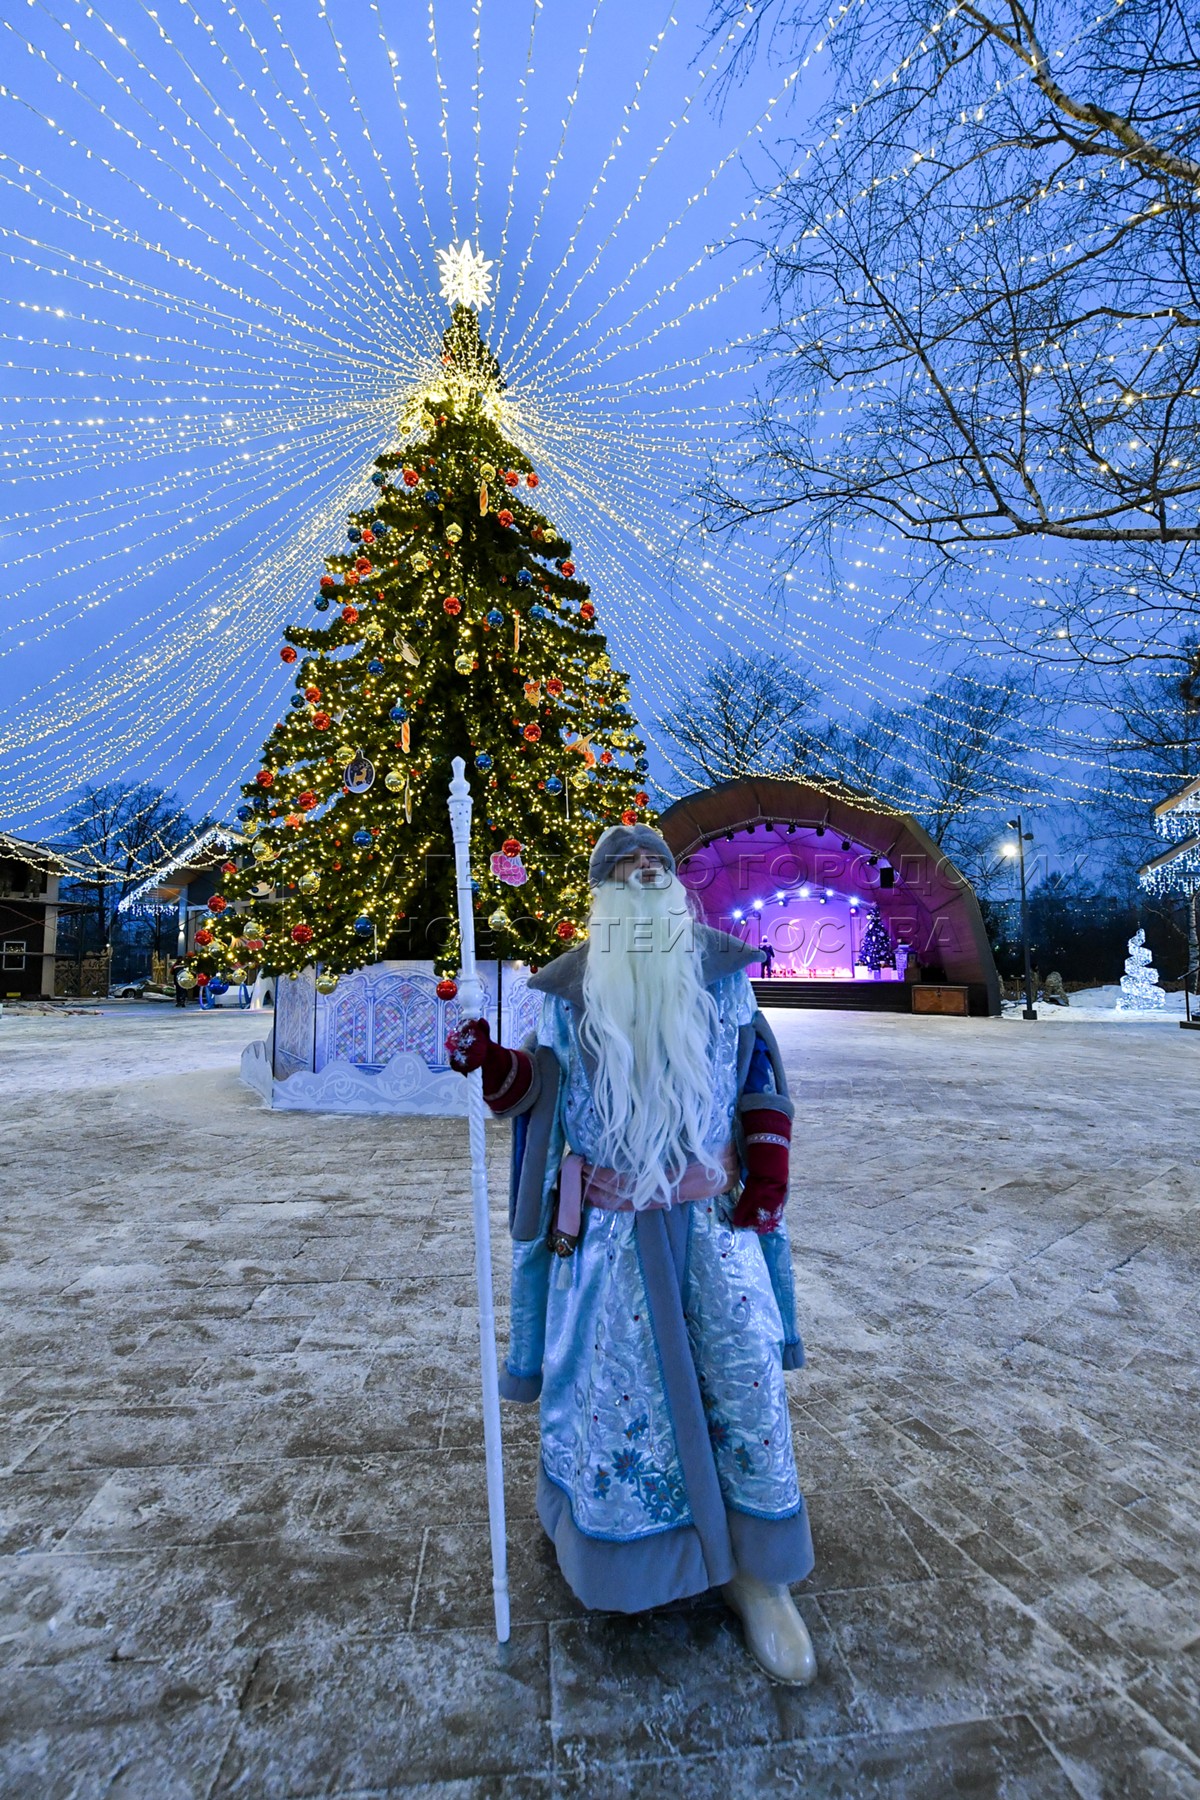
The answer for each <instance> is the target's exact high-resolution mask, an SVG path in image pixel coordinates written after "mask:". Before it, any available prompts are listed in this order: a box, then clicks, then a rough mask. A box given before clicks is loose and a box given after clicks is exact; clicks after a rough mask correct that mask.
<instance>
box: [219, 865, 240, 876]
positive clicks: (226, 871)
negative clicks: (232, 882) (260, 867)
mask: <svg viewBox="0 0 1200 1800" xmlns="http://www.w3.org/2000/svg"><path fill="white" fill-rule="evenodd" d="M221 873H222V875H236V874H237V864H236V863H235V862H223V863H222V864H221Z"/></svg>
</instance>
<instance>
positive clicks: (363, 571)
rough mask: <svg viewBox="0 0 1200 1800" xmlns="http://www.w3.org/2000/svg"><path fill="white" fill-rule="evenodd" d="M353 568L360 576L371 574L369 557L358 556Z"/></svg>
mask: <svg viewBox="0 0 1200 1800" xmlns="http://www.w3.org/2000/svg"><path fill="white" fill-rule="evenodd" d="M354 567H355V568H356V569H357V570H358V572H359V574H360V575H369V574H370V573H371V559H370V557H369V556H360V557H359V559H358V561H357V562H356V563H355V565H354Z"/></svg>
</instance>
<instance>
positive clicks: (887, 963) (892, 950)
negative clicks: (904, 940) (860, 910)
mask: <svg viewBox="0 0 1200 1800" xmlns="http://www.w3.org/2000/svg"><path fill="white" fill-rule="evenodd" d="M858 955H859V961H860V962H862V963H863V964H864V965H865V966H866V967H867V968H868V969H870V971H871V973H872V975H878V973H879V971H880V969H894V968H895V966H896V947H895V945H894V944H893V943H892V935H891V932H890V931H889V930H888V928H887V926H886V925H885V924H884V922H883V915H882V913H881V912H880V910H879V908H878V907H877V906H874V907H872V909H871V917H870V918H869V919H868V920H867V929H866V930H865V931H864V932H863V940H862V943H861V944H860V946H859V951H858Z"/></svg>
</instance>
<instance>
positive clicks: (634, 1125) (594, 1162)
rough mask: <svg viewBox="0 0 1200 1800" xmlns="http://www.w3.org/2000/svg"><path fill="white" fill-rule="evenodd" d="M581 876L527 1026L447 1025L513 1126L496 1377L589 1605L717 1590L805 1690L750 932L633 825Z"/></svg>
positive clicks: (791, 1307) (781, 1114)
mask: <svg viewBox="0 0 1200 1800" xmlns="http://www.w3.org/2000/svg"><path fill="white" fill-rule="evenodd" d="M589 879H590V882H591V886H592V896H593V897H592V907H591V916H590V919H589V922H588V936H587V941H586V942H585V943H584V944H583V945H581V946H580V947H578V948H576V949H573V950H570V951H567V952H566V953H565V954H563V955H562V956H559V957H557V958H555V960H554V961H553V962H551V963H550V964H549V965H547V966H546V967H545V968H543V969H541V970H540V971H539V972H538V973H537V974H536V975H535V976H534V977H533V978H532V981H531V984H530V985H531V986H532V987H533V988H535V989H537V990H538V991H540V992H541V993H542V994H544V996H545V999H544V1002H543V1007H542V1015H541V1024H540V1027H539V1030H538V1033H537V1036H536V1039H534V1038H532V1037H531V1038H530V1039H529V1040H528V1042H527V1044H526V1046H525V1047H524V1048H522V1049H520V1050H515V1049H509V1048H506V1047H504V1046H501V1045H499V1044H495V1043H493V1042H492V1040H491V1036H490V1033H489V1029H488V1025H487V1022H486V1020H472V1021H468V1022H467V1023H466V1024H465V1025H464V1026H463V1027H462V1029H461V1030H460V1031H459V1032H458V1033H456V1034H454V1035H453V1036H452V1037H451V1039H450V1040H449V1044H448V1048H449V1049H450V1052H451V1061H452V1063H453V1065H454V1067H455V1068H457V1069H459V1070H460V1071H462V1072H463V1073H466V1072H468V1071H469V1070H471V1069H475V1068H481V1069H482V1071H483V1088H484V1097H485V1099H486V1100H487V1101H488V1104H489V1105H490V1107H491V1108H492V1110H493V1112H495V1113H497V1114H499V1115H501V1116H504V1117H508V1118H511V1119H513V1120H514V1122H515V1123H514V1130H515V1145H514V1151H515V1154H514V1157H513V1168H514V1175H513V1189H512V1195H511V1207H510V1218H511V1225H512V1235H513V1292H512V1326H511V1333H510V1343H509V1351H508V1357H507V1361H506V1365H505V1370H504V1372H503V1374H502V1375H501V1393H502V1394H503V1395H504V1396H505V1397H506V1398H507V1399H510V1400H516V1401H523V1402H533V1401H539V1400H540V1404H541V1468H540V1472H539V1478H538V1494H537V1505H538V1513H539V1516H540V1518H541V1521H542V1524H543V1526H544V1527H545V1529H546V1531H547V1533H548V1534H549V1536H550V1538H551V1539H552V1541H553V1543H554V1546H555V1549H556V1552H557V1555H558V1561H559V1565H560V1567H561V1569H562V1572H563V1575H564V1576H565V1578H566V1580H567V1582H568V1583H569V1584H570V1586H571V1588H572V1589H573V1591H574V1592H575V1594H576V1595H577V1596H578V1598H579V1599H580V1600H581V1602H582V1603H583V1604H584V1605H585V1606H588V1607H593V1608H598V1609H603V1610H608V1611H611V1610H619V1611H625V1612H640V1611H642V1610H644V1609H645V1608H648V1607H652V1606H659V1605H663V1604H665V1603H666V1602H668V1601H671V1600H677V1599H680V1598H682V1597H684V1596H686V1595H691V1594H699V1593H703V1592H704V1591H705V1590H706V1589H708V1588H711V1587H718V1588H720V1589H721V1591H722V1593H723V1594H724V1596H725V1599H726V1600H727V1602H728V1603H729V1605H730V1606H731V1607H732V1608H733V1610H734V1611H735V1612H736V1613H737V1614H738V1616H739V1617H740V1618H741V1620H742V1625H743V1630H744V1633H745V1638H746V1643H747V1645H748V1647H749V1649H750V1651H751V1653H752V1655H753V1656H754V1657H755V1658H756V1660H757V1661H758V1662H759V1664H760V1665H761V1666H762V1667H763V1668H764V1669H765V1670H766V1671H767V1673H768V1674H769V1675H771V1676H773V1677H774V1678H775V1679H776V1680H778V1681H782V1682H787V1683H792V1684H796V1685H804V1684H807V1683H808V1682H810V1681H811V1680H812V1679H813V1677H814V1675H815V1674H816V1660H815V1657H814V1655H813V1650H812V1645H811V1642H810V1640H809V1636H808V1633H807V1631H806V1629H805V1626H804V1622H803V1620H802V1619H801V1617H800V1614H799V1612H798V1611H797V1609H796V1606H795V1603H794V1601H793V1600H792V1597H791V1594H790V1593H789V1591H788V1589H789V1585H790V1584H791V1583H793V1582H798V1581H801V1580H803V1579H804V1577H805V1576H806V1575H808V1573H809V1571H810V1570H811V1568H812V1563H813V1550H812V1539H811V1535H810V1532H809V1523H808V1516H807V1512H806V1509H805V1504H804V1498H803V1495H802V1494H801V1492H800V1486H799V1482H798V1479H797V1474H796V1463H795V1457H794V1454H793V1449H792V1439H791V1430H790V1424H789V1418H788V1403H787V1394H786V1391H785V1388H784V1370H785V1369H795V1368H799V1367H800V1366H801V1365H802V1363H803V1359H804V1352H803V1348H802V1345H801V1342H800V1336H799V1333H798V1331H797V1329H796V1320H795V1299H794V1293H793V1286H792V1272H791V1259H790V1252H789V1247H788V1241H787V1235H786V1231H785V1228H784V1224H783V1210H784V1203H785V1200H786V1198H787V1182H788V1153H789V1145H790V1140H791V1124H792V1104H791V1101H790V1100H789V1099H788V1096H787V1083H786V1080H785V1078H784V1074H783V1068H782V1064H781V1062H780V1058H779V1052H778V1049H777V1047H776V1044H775V1041H774V1037H773V1035H772V1033H771V1030H770V1027H769V1026H768V1025H767V1023H766V1020H765V1019H764V1018H763V1016H762V1014H761V1013H760V1012H759V1011H758V1009H757V1007H756V1004H755V1001H754V996H753V993H752V991H751V987H750V982H749V980H748V978H747V976H746V973H745V968H746V965H747V964H748V963H754V962H757V961H758V960H759V957H760V954H761V952H760V950H759V948H758V947H757V946H747V945H744V944H742V943H740V942H739V941H738V940H737V939H736V938H733V937H730V936H728V935H726V933H724V932H721V931H714V930H712V929H710V928H709V927H707V926H705V925H704V924H702V923H701V922H700V921H699V920H698V919H697V918H696V917H695V916H694V913H693V911H692V909H691V907H690V905H689V902H688V895H687V892H686V890H685V889H684V887H683V884H682V883H681V882H680V880H679V878H678V876H677V875H676V873H675V862H674V858H673V857H672V855H671V852H670V850H669V849H668V847H667V844H666V843H665V841H664V840H663V839H662V838H661V837H660V836H659V835H658V834H657V833H656V832H654V831H653V830H651V829H650V827H648V826H645V825H636V826H614V827H613V828H611V829H610V830H608V831H605V832H604V833H603V834H602V836H601V837H600V839H599V841H598V843H597V844H596V846H595V849H594V851H593V853H592V857H591V862H590V865H589Z"/></svg>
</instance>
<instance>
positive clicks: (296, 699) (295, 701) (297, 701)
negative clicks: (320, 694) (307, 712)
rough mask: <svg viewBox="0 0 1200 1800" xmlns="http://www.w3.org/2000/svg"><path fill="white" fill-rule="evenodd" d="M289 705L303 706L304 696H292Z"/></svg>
mask: <svg viewBox="0 0 1200 1800" xmlns="http://www.w3.org/2000/svg"><path fill="white" fill-rule="evenodd" d="M291 705H292V706H303V705H304V695H303V694H293V695H292V698H291Z"/></svg>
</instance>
